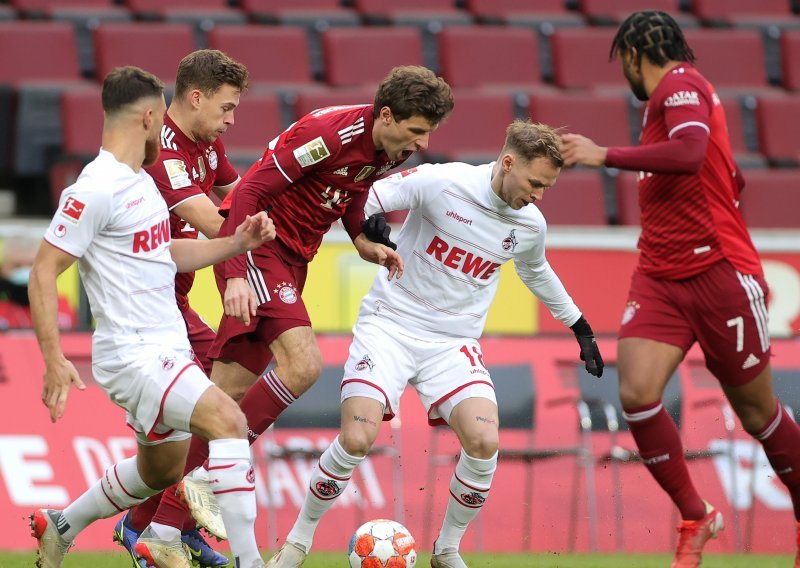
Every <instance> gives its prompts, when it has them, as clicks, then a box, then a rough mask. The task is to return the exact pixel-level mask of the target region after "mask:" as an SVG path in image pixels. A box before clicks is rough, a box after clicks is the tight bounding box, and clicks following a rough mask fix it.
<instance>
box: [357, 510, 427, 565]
mask: <svg viewBox="0 0 800 568" xmlns="http://www.w3.org/2000/svg"><path fill="white" fill-rule="evenodd" d="M416 549H417V545H416V543H415V542H414V537H413V536H411V533H410V532H409V531H408V529H407V528H406V527H404V526H403V525H401V524H400V523H398V522H396V521H390V520H387V519H375V520H373V521H368V522H366V523H364V524H363V525H361V526H360V527H358V530H356V532H355V534H354V535H353V538H351V539H350V546H349V548H348V550H347V554H348V559H349V560H350V568H414V565H415V564H416V563H417V550H416Z"/></svg>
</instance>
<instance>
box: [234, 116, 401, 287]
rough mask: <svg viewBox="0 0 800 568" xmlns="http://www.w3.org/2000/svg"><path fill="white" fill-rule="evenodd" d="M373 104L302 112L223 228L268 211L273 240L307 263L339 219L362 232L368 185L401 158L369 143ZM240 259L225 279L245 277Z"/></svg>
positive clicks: (252, 174) (247, 179)
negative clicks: (272, 223)
mask: <svg viewBox="0 0 800 568" xmlns="http://www.w3.org/2000/svg"><path fill="white" fill-rule="evenodd" d="M372 106H373V105H371V104H368V105H353V106H335V107H327V108H323V109H318V110H315V111H314V112H312V113H310V114H307V115H306V116H304V117H303V118H301V119H300V120H298V121H297V122H295V123H294V124H293V125H292V126H290V127H289V129H288V130H286V131H285V132H283V133H282V134H281V135H280V136H278V137H277V138H275V139H274V140H272V141H271V142H270V143H269V146H268V148H267V149H266V151H265V152H264V155H263V156H262V157H261V159H260V160H259V161H258V162H256V163H255V164H253V166H252V167H251V168H250V170H249V171H248V172H247V173H246V174H245V175H244V177H243V179H242V181H241V182H240V183H239V185H238V186H237V187H236V189H235V190H234V191H232V192H231V193H229V194H228V196H227V197H226V198H225V200H224V201H223V202H222V205H221V207H220V211H225V210H227V209H229V210H230V211H229V217H228V219H227V220H226V221H225V223H224V224H223V229H222V230H221V233H222V232H224V233H225V234H230V233H231V232H232V228H235V227H236V226H237V225H239V223H241V222H242V221H244V219H245V216H246V215H252V214H255V213H256V212H258V211H263V210H265V209H269V215H270V217H271V218H272V220H273V222H274V223H275V229H276V231H277V239H278V240H279V241H280V242H281V243H282V244H283V245H284V246H285V247H286V248H287V249H289V250H290V251H292V252H294V253H295V254H296V255H297V260H298V262H303V261H305V262H309V261H310V260H311V259H312V258H314V255H315V254H316V252H317V249H318V248H319V245H320V243H321V242H322V237H323V235H325V233H326V232H328V230H329V229H330V228H331V224H332V223H333V222H334V221H336V220H337V219H342V222H343V224H344V226H345V229H347V232H348V234H349V235H350V236H351V237H352V238H355V237H356V236H358V234H359V233H360V232H361V226H360V222H361V220H362V219H363V215H364V203H365V201H366V199H367V190H368V189H369V187H370V185H372V183H373V182H374V181H375V180H376V179H378V178H379V177H381V176H383V175H384V174H385V173H386V172H387V171H389V170H390V169H392V168H394V167H395V166H397V165H398V164H400V163H402V161H403V160H396V161H395V160H389V157H388V156H387V154H386V152H384V151H382V150H381V151H378V150H377V149H376V148H375V143H374V142H373V141H372V125H373V122H374V120H373V117H372ZM244 275H245V260H244V257H243V256H239V257H236V259H231V260H228V261H226V263H225V276H226V277H227V278H234V277H244Z"/></svg>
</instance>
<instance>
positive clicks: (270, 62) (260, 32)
mask: <svg viewBox="0 0 800 568" xmlns="http://www.w3.org/2000/svg"><path fill="white" fill-rule="evenodd" d="M208 46H209V47H211V48H213V49H219V50H221V51H224V52H225V53H227V54H228V55H230V56H231V57H233V58H234V59H236V60H237V61H241V62H242V63H244V64H245V65H246V66H247V69H248V70H249V71H250V85H251V88H253V89H259V88H270V89H275V88H289V89H302V88H311V87H315V83H314V78H313V76H312V72H311V61H310V55H309V48H308V38H307V36H306V30H305V29H304V28H300V27H291V26H217V27H215V28H214V29H212V30H211V31H209V32H208Z"/></svg>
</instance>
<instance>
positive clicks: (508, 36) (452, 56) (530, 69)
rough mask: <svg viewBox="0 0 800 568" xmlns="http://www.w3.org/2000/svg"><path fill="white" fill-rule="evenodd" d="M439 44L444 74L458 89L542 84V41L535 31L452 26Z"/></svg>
mask: <svg viewBox="0 0 800 568" xmlns="http://www.w3.org/2000/svg"><path fill="white" fill-rule="evenodd" d="M438 45H439V69H440V72H441V74H442V77H443V78H444V79H445V80H446V81H447V82H448V83H449V84H450V86H451V87H452V88H454V89H458V88H461V87H475V86H489V85H500V86H517V87H519V86H532V85H541V84H542V77H541V70H540V68H539V42H538V38H537V37H536V34H535V32H534V31H533V30H530V29H527V28H508V27H501V26H469V27H451V28H445V29H444V30H442V31H441V32H440V33H439V34H438ZM476 69H480V72H476Z"/></svg>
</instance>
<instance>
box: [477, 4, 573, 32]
mask: <svg viewBox="0 0 800 568" xmlns="http://www.w3.org/2000/svg"><path fill="white" fill-rule="evenodd" d="M465 4H466V8H467V10H469V11H470V12H472V14H473V15H474V16H475V18H476V19H477V20H479V21H481V22H485V23H492V24H497V23H502V24H514V25H527V24H533V23H543V22H547V23H549V24H552V25H556V26H558V25H568V26H576V25H577V26H580V25H583V23H584V21H583V17H582V16H581V15H580V14H578V13H576V12H570V11H569V10H567V7H566V4H565V3H564V2H563V1H562V0H466V2H465Z"/></svg>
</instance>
